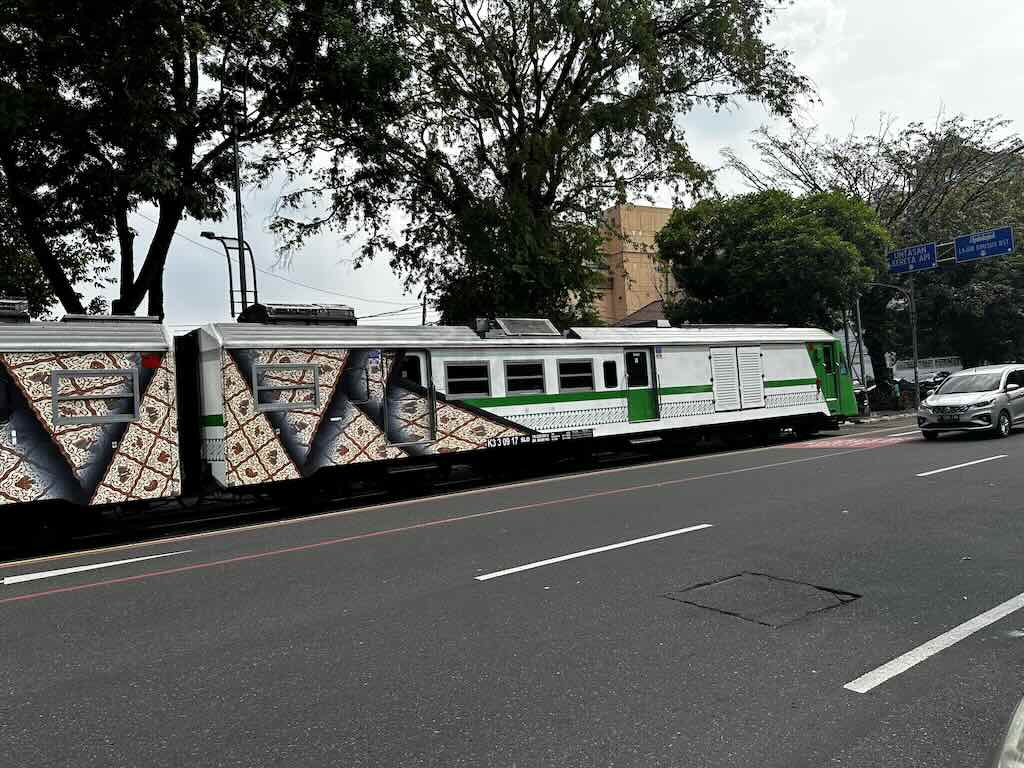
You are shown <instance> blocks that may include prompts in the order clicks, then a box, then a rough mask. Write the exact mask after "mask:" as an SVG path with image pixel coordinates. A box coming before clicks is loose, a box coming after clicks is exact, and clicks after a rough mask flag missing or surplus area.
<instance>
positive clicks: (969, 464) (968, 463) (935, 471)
mask: <svg viewBox="0 0 1024 768" xmlns="http://www.w3.org/2000/svg"><path fill="white" fill-rule="evenodd" d="M1006 456H1007V454H1005V453H1000V454H999V455H998V456H989V457H988V458H987V459H977V460H976V461H965V462H964V463H963V464H954V465H953V466H952V467H942V469H933V470H932V471H931V472H919V473H918V475H917V476H918V477H931V476H932V475H937V474H939V473H940V472H949V471H950V470H953V469H962V468H963V467H973V466H974V465H975V464H984V463H985V462H986V461H995V460H996V459H1005V458H1006Z"/></svg>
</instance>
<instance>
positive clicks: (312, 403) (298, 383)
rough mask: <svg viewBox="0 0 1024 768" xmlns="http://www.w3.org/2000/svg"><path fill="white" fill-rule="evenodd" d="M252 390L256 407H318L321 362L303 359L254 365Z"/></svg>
mask: <svg viewBox="0 0 1024 768" xmlns="http://www.w3.org/2000/svg"><path fill="white" fill-rule="evenodd" d="M252 392H253V395H254V397H255V398H256V410H258V411H303V410H309V409H314V410H319V408H320V366H319V365H305V364H302V363H279V364H275V365H256V366H253V369H252Z"/></svg>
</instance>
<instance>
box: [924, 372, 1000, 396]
mask: <svg viewBox="0 0 1024 768" xmlns="http://www.w3.org/2000/svg"><path fill="white" fill-rule="evenodd" d="M1002 376H1003V374H1002V373H1000V372H998V371H997V372H995V373H970V374H967V375H964V376H950V377H949V378H948V379H946V380H945V381H944V382H943V383H942V386H940V387H939V391H938V394H940V395H956V394H961V393H964V392H990V391H992V390H993V389H999V381H1000V379H1002Z"/></svg>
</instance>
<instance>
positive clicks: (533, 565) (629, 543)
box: [476, 523, 712, 581]
mask: <svg viewBox="0 0 1024 768" xmlns="http://www.w3.org/2000/svg"><path fill="white" fill-rule="evenodd" d="M711 527H712V526H711V523H701V524H700V525H691V526H690V527H689V528H680V529H679V530H676V531H666V532H665V533H656V534H654V535H653V536H644V537H643V538H642V539H630V540H629V541H620V542H619V543H618V544H609V545H608V546H606V547H597V548H595V549H585V550H583V551H582V552H573V553H572V554H570V555H561V556H560V557H552V558H549V559H547V560H538V561H537V562H536V563H527V564H526V565H517V566H516V567H515V568H506V569H505V570H504V571H495V572H494V573H485V574H483V575H482V576H477V577H476V580H477V581H488V580H489V579H496V578H498V577H499V576H508V575H509V574H511V573H519V572H520V571H529V570H532V569H534V568H540V567H541V566H544V565H551V564H553V563H561V562H564V561H566V560H575V559H576V558H577V557H586V556H587V555H596V554H597V553H598V552H607V551H608V550H611V549H620V548H622V547H631V546H633V545H634V544H643V543H644V542H645V541H655V540H656V539H665V538H668V537H669V536H678V535H679V534H680V533H690V532H691V531H699V530H702V529H704V528H711Z"/></svg>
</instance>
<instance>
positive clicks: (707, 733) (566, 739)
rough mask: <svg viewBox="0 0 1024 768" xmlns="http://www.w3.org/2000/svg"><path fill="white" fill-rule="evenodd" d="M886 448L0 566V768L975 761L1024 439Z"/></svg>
mask: <svg viewBox="0 0 1024 768" xmlns="http://www.w3.org/2000/svg"><path fill="white" fill-rule="evenodd" d="M910 430H911V427H910V426H908V425H899V424H897V425H894V426H890V427H887V428H885V429H882V430H873V431H867V430H859V431H856V432H852V433H850V432H848V433H845V434H844V435H842V436H840V437H838V438H825V439H824V440H818V441H808V442H804V443H799V444H796V443H793V444H787V445H779V446H772V447H769V448H760V449H752V450H744V451H737V452H729V453H717V454H711V455H706V456H697V457H691V458H685V459H680V460H675V461H664V462H653V463H649V464H644V465H636V466H628V467H621V468H616V469H610V470H604V471H597V472H591V473H584V474H579V475H573V476H567V477H557V478H548V479H543V480H535V481H530V482H525V483H520V484H515V485H508V486H502V487H495V488H486V489H478V490H474V491H469V492H464V493H457V494H451V495H447V496H442V497H431V498H426V499H420V500H415V501H406V502H399V503H393V504H385V505H378V506H374V507H369V508H365V509H361V510H346V511H344V512H340V513H337V514H334V515H322V516H317V517H313V518H307V519H299V520H289V521H284V522H281V523H271V524H266V525H261V526H253V527H249V528H242V529H235V530H227V531H216V532H210V533H205V534H199V535H194V536H184V537H178V538H175V539H165V540H162V541H157V542H148V543H146V544H144V545H132V546H124V547H117V548H111V549H106V550H101V551H93V552H88V553H77V554H72V555H67V556H62V557H52V558H46V559H38V560H33V561H23V562H19V563H7V564H3V565H0V578H3V584H2V585H0V648H2V649H3V664H2V665H0V690H2V692H3V694H4V695H3V697H2V699H0V747H2V749H0V754H2V755H6V757H5V758H2V759H0V762H2V763H3V764H5V765H12V766H76V767H79V766H105V767H106V766H279V765H286V766H346V768H348V767H355V766H446V767H448V766H531V767H532V766H558V767H559V768H564V767H567V766H588V767H589V766H645V767H647V766H683V767H686V768H690V767H693V768H697V767H700V766H716V767H717V766H741V765H742V766H777V767H778V768H796V767H798V766H816V767H817V766H849V767H850V768H853V767H857V768H860V767H862V766H893V767H894V768H895V766H899V767H900V768H906V767H907V766H929V768H932V767H934V766H939V765H941V766H967V765H970V766H979V765H985V764H986V760H988V759H990V756H991V754H992V752H993V749H994V747H995V745H996V743H997V742H998V741H999V739H1000V737H1001V735H1002V731H1003V729H1004V728H1005V725H1006V721H1007V719H1008V718H1009V716H1010V714H1011V712H1012V711H1013V709H1014V707H1015V705H1016V704H1017V701H1018V700H1019V699H1020V697H1021V696H1024V684H1022V681H1021V679H1020V674H1019V670H1020V669H1021V668H1022V662H1024V629H1022V628H1024V610H1018V608H1020V607H1021V606H1024V598H1021V599H1020V600H1019V602H1020V605H1017V604H1016V603H1015V602H1012V600H1013V598H1015V597H1018V596H1020V595H1021V594H1022V593H1024V568H1022V567H1021V564H1020V563H1021V558H1020V555H1021V541H1022V535H1024V514H1022V508H1024V476H1022V473H1021V471H1020V468H1021V459H1022V457H1024V434H1020V435H1013V436H1011V437H1010V438H1008V439H1006V440H985V439H977V438H972V437H968V438H959V437H955V438H948V439H943V440H940V441H938V442H936V443H926V442H924V441H923V440H921V439H920V438H919V437H917V436H916V435H914V434H903V433H906V432H909V431H910ZM996 456H1001V457H1002V458H993V457H996ZM985 459H989V460H987V461H981V460H985ZM978 461H980V462H981V463H976V464H973V465H971V466H968V467H963V468H958V469H951V470H948V471H943V472H938V473H935V474H925V473H929V472H932V471H934V470H937V469H945V468H947V467H951V466H954V465H959V464H963V463H966V462H978ZM921 475H924V476H921ZM698 526H704V527H698ZM156 556H159V557H156ZM570 556H571V557H570ZM136 558H149V559H145V560H135V559H136ZM125 560H135V561H134V562H121V561H125ZM552 560H554V562H548V561H552ZM112 563H119V564H112ZM82 566H101V567H94V568H92V569H90V570H74V569H79V568H81V567H82ZM523 566H529V567H523ZM508 571H511V572H508ZM744 574H747V575H744ZM700 585H705V586H700ZM808 585H810V586H808ZM694 588H696V589H694ZM1007 601H1011V602H1007ZM997 606H1002V607H1001V608H1000V610H998V611H996V612H995V613H991V612H990V610H991V609H993V608H996V607H997ZM978 617H980V618H978ZM957 627H960V629H958V630H957V631H956V632H955V633H953V634H949V632H950V630H954V628H957ZM908 653H910V654H911V655H910V656H909V657H908V656H906V654H908ZM894 660H896V661H895V662H894ZM890 662H892V663H890Z"/></svg>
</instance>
